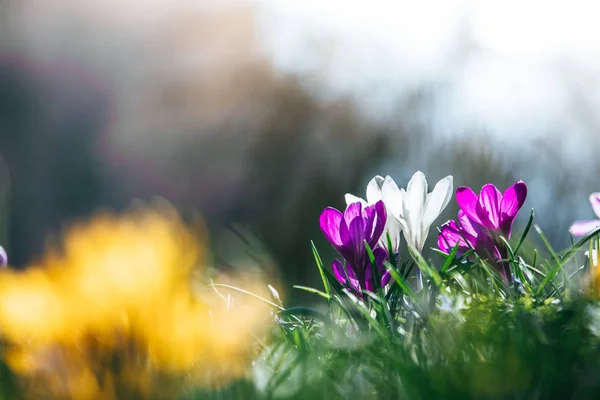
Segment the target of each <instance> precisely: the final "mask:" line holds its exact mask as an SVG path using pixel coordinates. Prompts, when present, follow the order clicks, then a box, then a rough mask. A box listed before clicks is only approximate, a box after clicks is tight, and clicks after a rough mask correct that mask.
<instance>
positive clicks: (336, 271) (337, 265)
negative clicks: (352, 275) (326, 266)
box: [331, 258, 347, 285]
mask: <svg viewBox="0 0 600 400" xmlns="http://www.w3.org/2000/svg"><path fill="white" fill-rule="evenodd" d="M331 267H332V268H333V275H334V276H335V279H337V280H338V282H339V283H341V284H342V285H346V282H347V280H346V272H345V271H344V266H343V265H342V262H341V261H340V260H338V259H337V258H335V259H334V260H333V263H332V264H331Z"/></svg>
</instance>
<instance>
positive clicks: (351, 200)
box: [344, 193, 367, 207]
mask: <svg viewBox="0 0 600 400" xmlns="http://www.w3.org/2000/svg"><path fill="white" fill-rule="evenodd" d="M344 198H345V199H346V205H347V206H349V205H350V204H352V203H361V204H362V205H363V207H364V206H366V205H367V202H366V201H364V200H363V199H361V198H360V197H356V196H355V195H353V194H350V193H346V195H345V196H344Z"/></svg>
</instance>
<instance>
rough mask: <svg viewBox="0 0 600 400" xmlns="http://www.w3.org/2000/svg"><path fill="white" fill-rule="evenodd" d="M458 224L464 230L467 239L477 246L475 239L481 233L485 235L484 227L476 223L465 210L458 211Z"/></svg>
mask: <svg viewBox="0 0 600 400" xmlns="http://www.w3.org/2000/svg"><path fill="white" fill-rule="evenodd" d="M458 226H459V228H460V230H461V231H462V234H463V236H464V237H465V239H466V240H467V241H468V242H469V243H470V244H471V246H473V247H475V241H476V239H477V238H478V237H479V236H480V235H485V232H484V231H483V228H482V227H481V225H479V224H474V223H473V221H471V219H470V218H469V217H468V216H467V214H465V212H464V211H463V210H459V211H458Z"/></svg>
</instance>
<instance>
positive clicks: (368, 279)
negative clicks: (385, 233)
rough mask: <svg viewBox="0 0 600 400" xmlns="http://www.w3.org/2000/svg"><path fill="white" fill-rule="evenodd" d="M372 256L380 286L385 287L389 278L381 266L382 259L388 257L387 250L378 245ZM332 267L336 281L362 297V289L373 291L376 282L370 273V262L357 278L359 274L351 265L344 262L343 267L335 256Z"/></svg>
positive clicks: (387, 272)
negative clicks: (362, 274) (362, 275)
mask: <svg viewBox="0 0 600 400" xmlns="http://www.w3.org/2000/svg"><path fill="white" fill-rule="evenodd" d="M373 256H375V265H376V266H377V270H378V271H379V277H380V279H381V281H380V287H385V285H387V284H388V283H389V282H390V279H391V275H390V273H389V271H387V270H386V269H385V267H384V266H383V263H384V261H385V260H386V259H387V258H388V255H387V252H386V251H385V250H384V249H383V248H381V247H378V248H376V249H375V250H374V251H373ZM332 267H333V274H334V276H335V278H336V279H337V280H338V282H340V283H341V284H342V285H344V286H346V287H349V288H350V289H351V290H352V291H353V292H355V293H356V294H357V295H358V296H359V297H361V298H362V291H363V290H368V291H370V292H373V291H374V289H375V286H376V284H375V280H374V277H373V274H372V273H371V265H370V263H368V265H367V267H366V270H365V274H364V277H363V278H359V274H357V271H356V269H355V268H354V267H353V266H352V265H350V264H348V263H346V266H345V268H344V265H343V263H342V262H341V261H340V260H338V259H337V258H336V259H334V260H333V264H332ZM358 272H360V271H358Z"/></svg>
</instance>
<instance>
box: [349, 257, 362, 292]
mask: <svg viewBox="0 0 600 400" xmlns="http://www.w3.org/2000/svg"><path fill="white" fill-rule="evenodd" d="M346 272H348V279H349V280H350V287H351V288H352V289H353V290H354V291H355V292H357V293H358V294H359V295H360V296H361V297H362V293H361V290H362V289H361V286H360V281H359V280H358V277H357V276H356V271H355V270H354V267H353V266H352V265H351V264H346Z"/></svg>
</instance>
